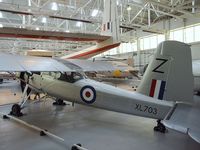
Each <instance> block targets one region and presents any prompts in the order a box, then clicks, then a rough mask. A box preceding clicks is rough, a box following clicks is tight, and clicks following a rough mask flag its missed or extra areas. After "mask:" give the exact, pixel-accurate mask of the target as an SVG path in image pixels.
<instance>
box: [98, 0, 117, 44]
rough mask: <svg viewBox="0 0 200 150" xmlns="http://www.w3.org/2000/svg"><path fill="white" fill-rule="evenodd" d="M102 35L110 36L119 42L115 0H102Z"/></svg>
mask: <svg viewBox="0 0 200 150" xmlns="http://www.w3.org/2000/svg"><path fill="white" fill-rule="evenodd" d="M101 34H102V35H107V36H111V37H112V38H113V43H114V42H119V36H120V35H119V19H118V11H117V1H116V0H104V12H103V22H102V31H101Z"/></svg>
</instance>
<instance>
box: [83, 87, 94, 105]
mask: <svg viewBox="0 0 200 150" xmlns="http://www.w3.org/2000/svg"><path fill="white" fill-rule="evenodd" d="M80 96H81V99H82V100H83V101H84V102H85V103H87V104H92V103H94V101H95V100H96V90H95V89H94V88H93V87H92V86H90V85H86V86H84V87H82V89H81V91H80Z"/></svg>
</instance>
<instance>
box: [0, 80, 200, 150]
mask: <svg viewBox="0 0 200 150" xmlns="http://www.w3.org/2000/svg"><path fill="white" fill-rule="evenodd" d="M6 84H13V88H14V87H15V88H16V89H18V88H19V87H18V85H17V83H6ZM6 84H4V86H6ZM2 89H4V91H5V88H0V93H1V90H2ZM18 94H19V93H18ZM0 98H1V97H0ZM10 98H11V97H10ZM12 98H13V99H12V102H14V101H18V99H17V97H15V96H13V95H12ZM9 101H10V99H7V102H8V103H9ZM0 102H1V99H0ZM51 103H52V100H46V101H42V102H37V103H31V104H30V105H28V106H27V107H26V108H25V109H24V110H23V112H24V113H25V114H26V115H25V116H23V117H21V119H22V120H24V121H27V122H28V123H30V124H33V125H36V126H38V127H40V128H43V129H47V130H48V131H49V132H51V133H53V134H55V135H57V136H60V137H62V138H64V139H65V143H64V144H63V143H61V142H59V141H56V140H54V139H52V138H50V137H48V136H45V137H41V136H39V133H38V132H36V131H35V130H32V129H30V128H27V127H25V126H23V125H21V124H19V123H16V122H14V121H11V120H3V119H2V118H0V150H16V149H29V150H46V149H48V150H51V149H52V150H53V149H54V150H55V149H59V150H62V149H63V150H66V149H70V147H71V146H72V145H73V144H75V143H81V144H82V145H83V146H84V147H85V148H87V149H89V150H133V149H136V150H138V149H140V150H146V149H148V150H158V149H159V150H160V149H162V150H169V149H170V150H188V149H192V150H199V149H200V144H198V143H196V142H195V141H193V140H192V139H191V138H189V137H188V136H187V135H184V134H182V133H178V132H176V131H173V130H168V133H166V134H162V133H157V132H153V130H152V128H153V127H154V125H155V120H152V119H147V118H141V117H136V116H131V115H126V114H121V113H115V112H110V111H106V110H101V109H96V108H91V107H87V106H82V105H78V104H76V105H75V107H72V106H69V105H67V106H64V107H63V106H52V105H51ZM4 104H5V103H4ZM10 107H11V105H3V106H0V112H4V113H8V112H9V111H10Z"/></svg>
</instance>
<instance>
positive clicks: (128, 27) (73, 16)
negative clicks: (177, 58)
mask: <svg viewBox="0 0 200 150" xmlns="http://www.w3.org/2000/svg"><path fill="white" fill-rule="evenodd" d="M109 1H110V0H109ZM111 2H112V3H116V4H115V5H116V10H117V14H118V15H117V19H118V20H117V21H119V31H118V32H119V39H120V40H119V42H120V45H119V46H118V47H115V48H113V49H109V50H103V51H102V52H101V53H98V54H97V55H95V56H92V57H91V59H92V60H98V59H101V60H102V59H106V60H107V59H108V60H110V59H113V60H114V61H116V62H118V61H119V62H123V63H126V64H128V66H130V67H132V68H134V71H136V73H137V74H139V75H137V76H134V78H130V77H124V76H123V75H121V74H122V73H121V72H118V71H116V72H114V73H113V74H114V75H116V76H123V77H120V79H116V76H115V77H114V79H113V80H114V81H113V80H112V78H109V79H108V80H109V82H107V80H106V81H105V83H108V84H111V85H114V86H117V87H119V88H123V89H126V90H129V91H134V88H135V85H136V88H137V87H138V84H139V83H138V81H136V80H138V79H140V80H141V78H142V74H143V73H144V71H143V69H144V66H145V65H147V64H149V63H150V61H151V60H152V57H153V55H154V54H155V52H156V48H157V46H158V45H159V44H160V43H161V42H163V41H167V40H176V41H180V42H184V43H186V44H189V45H190V48H191V54H192V60H199V59H200V51H199V49H200V1H199V0H111ZM106 3H108V1H106V0H0V52H3V53H9V54H12V55H31V52H32V51H37V52H38V53H40V54H41V53H42V52H44V51H48V55H50V56H51V57H53V58H60V57H62V56H67V55H70V54H73V53H75V52H80V51H81V50H83V49H87V48H89V47H91V46H95V45H96V44H97V43H98V42H102V41H103V40H107V39H108V35H102V20H103V16H104V9H105V6H104V5H105V4H106ZM110 17H111V16H110ZM112 30H114V29H112ZM0 56H1V55H0ZM188 57H190V56H188ZM0 59H1V58H0ZM182 59H184V58H182ZM121 60H122V61H121ZM129 61H130V62H131V63H129ZM2 65H3V64H2ZM76 65H77V64H76ZM120 65H121V64H119V65H118V66H120ZM182 65H183V66H182V67H183V68H184V67H185V66H184V65H185V64H182ZM0 67H1V64H0ZM199 70H200V67H199ZM28 73H29V72H28ZM103 74H104V75H105V76H107V77H108V76H109V74H107V73H105V72H104V73H103ZM113 74H112V75H113ZM119 74H120V75H119ZM114 75H113V76H114ZM198 76H199V74H198ZM100 77H102V75H101V76H100ZM0 78H2V79H4V82H3V81H2V82H1V80H0V83H1V84H0V114H1V115H2V116H3V115H4V114H7V113H9V111H10V108H11V106H12V104H13V103H17V102H19V101H20V99H21V98H22V97H23V95H22V94H23V93H22V92H21V87H20V81H18V80H11V78H12V79H13V78H14V79H15V77H13V74H11V75H10V74H7V73H5V72H3V76H1V75H0ZM100 80H103V79H100ZM110 80H112V81H111V82H110ZM197 81H198V84H197V85H198V86H199V85H200V78H197V79H196V80H195V82H197ZM139 82H140V81H139ZM198 92H199V91H197V93H198ZM198 94H199V93H198ZM45 96H46V95H45ZM45 96H44V97H45ZM194 99H195V101H196V102H197V104H200V103H199V102H198V101H199V100H200V98H199V96H198V95H195V96H194ZM47 100H49V101H47ZM54 100H55V99H54V98H52V97H48V96H46V97H45V98H42V100H41V101H40V100H36V101H32V100H31V101H29V102H28V104H30V105H28V104H26V105H27V106H26V105H25V106H26V107H25V109H24V113H25V116H23V117H21V118H20V120H21V122H20V121H19V120H17V121H16V122H15V121H11V120H12V119H10V120H5V119H2V118H0V137H1V138H0V149H1V150H8V149H9V150H12V149H13V150H14V149H16V148H21V149H33V150H35V149H56V148H57V149H72V146H73V144H77V143H81V145H82V146H83V147H82V148H81V147H75V149H73V150H79V149H88V150H93V149H95V150H100V149H105V150H107V149H108V150H112V149H113V150H114V149H115V150H121V149H124V150H133V149H154V150H156V149H166V150H168V149H172V150H173V149H174V150H175V149H176V150H177V149H181V150H184V149H194V150H198V149H199V148H200V145H199V143H198V142H195V141H193V140H192V139H191V138H190V137H188V136H187V135H184V134H182V133H179V132H177V131H174V130H171V129H168V132H167V133H165V134H163V133H157V132H153V127H154V126H155V124H156V120H155V119H146V118H143V117H137V116H133V115H127V114H122V113H117V112H112V111H107V110H102V109H97V108H92V107H87V106H82V105H79V104H74V103H71V102H67V105H66V106H52V104H51V103H52V102H53V101H54ZM74 105H75V106H74ZM14 120H15V119H14ZM23 121H25V122H26V123H28V126H30V125H34V126H37V127H39V128H41V129H46V130H48V131H49V132H50V134H51V133H54V134H55V135H54V134H53V135H50V136H49V137H46V136H44V137H43V136H39V133H38V132H37V131H35V130H34V129H33V130H32V129H31V130H30V128H29V127H27V124H26V123H25V124H24V123H23ZM47 134H48V133H47ZM36 142H37V144H33V143H36ZM84 147H85V148H84Z"/></svg>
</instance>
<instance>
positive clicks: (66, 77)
mask: <svg viewBox="0 0 200 150" xmlns="http://www.w3.org/2000/svg"><path fill="white" fill-rule="evenodd" d="M80 79H83V75H82V74H80V73H78V72H69V73H68V72H66V73H64V74H63V73H62V74H61V75H60V77H59V78H58V80H61V81H66V82H70V83H74V82H76V81H78V80H80Z"/></svg>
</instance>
